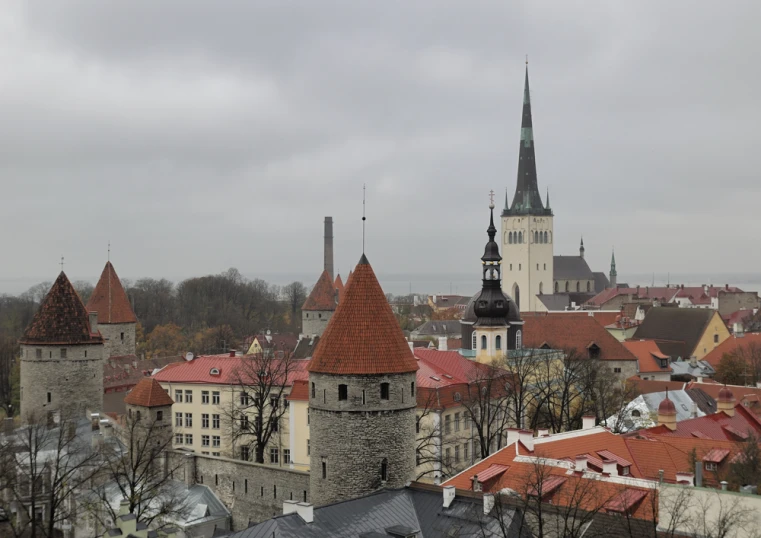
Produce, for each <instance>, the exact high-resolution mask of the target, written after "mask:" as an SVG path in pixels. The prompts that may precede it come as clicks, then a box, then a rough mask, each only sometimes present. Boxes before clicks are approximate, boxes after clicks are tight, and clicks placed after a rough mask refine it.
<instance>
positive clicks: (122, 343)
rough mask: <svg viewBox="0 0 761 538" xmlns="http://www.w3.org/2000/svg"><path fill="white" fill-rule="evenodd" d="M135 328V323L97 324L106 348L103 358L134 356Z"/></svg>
mask: <svg viewBox="0 0 761 538" xmlns="http://www.w3.org/2000/svg"><path fill="white" fill-rule="evenodd" d="M135 326H136V324H135V323H98V330H99V331H100V334H101V335H102V336H103V340H104V344H105V347H106V349H105V352H104V357H105V358H109V357H121V356H123V355H134V354H135V351H136V348H135ZM122 334H124V338H122Z"/></svg>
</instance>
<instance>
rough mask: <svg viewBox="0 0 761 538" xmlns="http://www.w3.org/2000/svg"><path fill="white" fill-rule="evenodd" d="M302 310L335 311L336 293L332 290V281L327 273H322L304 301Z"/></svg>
mask: <svg viewBox="0 0 761 538" xmlns="http://www.w3.org/2000/svg"><path fill="white" fill-rule="evenodd" d="M301 309H302V310H335V309H336V291H335V289H334V288H333V279H332V278H330V274H328V272H327V271H323V272H322V274H321V275H320V278H319V280H318V281H317V284H315V285H314V288H312V293H310V294H309V297H307V300H306V301H304V306H302V307H301Z"/></svg>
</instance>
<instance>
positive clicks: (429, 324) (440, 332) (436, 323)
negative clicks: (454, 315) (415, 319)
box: [412, 319, 462, 336]
mask: <svg viewBox="0 0 761 538" xmlns="http://www.w3.org/2000/svg"><path fill="white" fill-rule="evenodd" d="M412 332H414V333H416V334H417V335H419V336H448V335H450V334H455V335H457V334H461V333H462V325H460V320H459V319H434V320H430V321H426V322H425V323H423V324H422V325H420V326H419V327H417V328H416V329H415V330H414V331H412Z"/></svg>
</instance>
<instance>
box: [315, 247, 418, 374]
mask: <svg viewBox="0 0 761 538" xmlns="http://www.w3.org/2000/svg"><path fill="white" fill-rule="evenodd" d="M344 293H345V298H344V300H343V301H341V302H340V303H339V304H338V308H336V311H335V313H334V314H333V316H332V317H331V319H330V321H329V322H328V326H327V328H326V329H325V333H324V334H323V335H322V338H320V341H319V343H318V344H317V349H315V352H314V354H313V355H312V360H311V363H310V364H309V368H308V369H309V371H310V372H316V373H318V372H319V373H323V374H338V375H344V374H359V375H361V374H371V375H372V374H397V373H408V372H415V371H417V369H418V365H417V361H416V360H415V357H413V355H412V351H410V348H409V346H408V344H407V341H406V340H405V339H404V333H402V329H401V328H400V327H399V323H398V322H397V320H396V317H395V316H394V313H393V312H392V311H391V306H390V305H389V304H388V300H387V299H386V296H385V294H384V293H383V289H381V286H380V283H379V282H378V279H377V278H376V276H375V272H374V271H373V268H372V267H371V266H370V263H369V262H368V261H367V258H366V257H365V255H364V254H363V255H362V258H361V259H360V261H359V264H357V267H356V268H355V270H354V274H353V276H352V280H351V285H350V286H348V287H347V288H345V290H344Z"/></svg>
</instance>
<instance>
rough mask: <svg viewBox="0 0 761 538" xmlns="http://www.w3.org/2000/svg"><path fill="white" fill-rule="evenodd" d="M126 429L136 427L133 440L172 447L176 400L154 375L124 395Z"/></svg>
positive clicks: (142, 380) (141, 381)
mask: <svg viewBox="0 0 761 538" xmlns="http://www.w3.org/2000/svg"><path fill="white" fill-rule="evenodd" d="M124 404H125V406H126V408H127V428H128V429H131V430H133V431H134V432H135V433H136V435H134V436H133V442H134V441H137V440H138V439H139V442H140V443H146V442H148V443H150V444H152V445H154V446H155V447H159V448H160V447H164V448H167V447H169V448H171V445H170V442H171V440H172V404H174V400H172V398H170V396H169V394H167V392H166V391H165V390H164V388H163V387H162V386H161V385H160V384H159V382H158V381H156V380H155V379H153V378H152V377H145V378H143V379H141V380H140V382H139V383H138V384H137V385H135V387H134V388H133V389H132V390H131V391H129V394H127V396H126V397H125V398H124Z"/></svg>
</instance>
